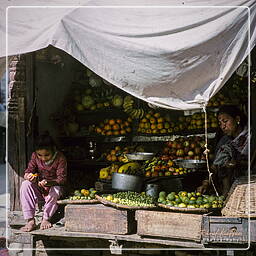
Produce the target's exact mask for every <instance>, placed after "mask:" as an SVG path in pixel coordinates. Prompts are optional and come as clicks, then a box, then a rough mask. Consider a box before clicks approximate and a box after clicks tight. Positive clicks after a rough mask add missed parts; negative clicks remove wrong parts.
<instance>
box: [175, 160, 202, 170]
mask: <svg viewBox="0 0 256 256" xmlns="http://www.w3.org/2000/svg"><path fill="white" fill-rule="evenodd" d="M173 161H174V162H175V163H176V164H177V165H178V166H180V167H184V168H193V169H202V168H205V167H206V161H205V160H184V159H176V160H173Z"/></svg>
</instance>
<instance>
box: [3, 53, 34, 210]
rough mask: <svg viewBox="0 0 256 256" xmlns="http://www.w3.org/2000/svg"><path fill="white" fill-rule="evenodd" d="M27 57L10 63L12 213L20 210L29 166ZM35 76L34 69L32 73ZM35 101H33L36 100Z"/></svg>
mask: <svg viewBox="0 0 256 256" xmlns="http://www.w3.org/2000/svg"><path fill="white" fill-rule="evenodd" d="M28 58H29V56H28V55H27V56H26V55H18V56H15V57H14V58H13V59H12V61H11V62H10V63H9V100H8V145H7V146H8V172H9V173H8V177H9V190H10V210H11V211H13V210H20V200H19V190H20V184H21V182H22V180H23V178H22V176H23V172H24V169H25V168H26V165H27V159H28V156H27V136H26V130H27V127H26V126H27V117H26V116H27V113H28V109H27V98H28V94H27V92H26V90H27V84H26V82H27V81H26V60H27V59H28ZM30 71H31V72H32V69H30ZM32 98H33V97H32Z"/></svg>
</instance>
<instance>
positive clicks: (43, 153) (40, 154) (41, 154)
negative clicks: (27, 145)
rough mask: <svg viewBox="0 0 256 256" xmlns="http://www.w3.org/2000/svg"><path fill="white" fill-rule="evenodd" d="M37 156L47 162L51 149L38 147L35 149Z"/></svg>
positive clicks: (50, 156)
mask: <svg viewBox="0 0 256 256" xmlns="http://www.w3.org/2000/svg"><path fill="white" fill-rule="evenodd" d="M36 154H37V156H38V158H39V159H40V160H42V161H44V162H47V161H49V160H51V159H52V156H53V153H52V151H51V150H47V149H38V150H36Z"/></svg>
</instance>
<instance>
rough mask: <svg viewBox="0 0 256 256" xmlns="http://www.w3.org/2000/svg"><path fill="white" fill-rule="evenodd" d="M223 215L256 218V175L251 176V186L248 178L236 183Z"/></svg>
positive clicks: (242, 178)
mask: <svg viewBox="0 0 256 256" xmlns="http://www.w3.org/2000/svg"><path fill="white" fill-rule="evenodd" d="M249 195H250V198H249ZM249 199H250V201H249ZM221 213H222V215H224V216H232V217H243V218H248V216H249V215H250V217H251V218H256V175H253V176H251V179H250V185H249V183H248V177H241V178H238V179H237V180H235V181H234V183H233V184H232V186H231V189H230V192H229V194H228V196H227V199H226V204H225V206H224V208H223V209H222V211H221Z"/></svg>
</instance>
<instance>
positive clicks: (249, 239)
mask: <svg viewBox="0 0 256 256" xmlns="http://www.w3.org/2000/svg"><path fill="white" fill-rule="evenodd" d="M154 7H157V8H178V9H179V8H216V9H219V8H243V9H247V10H248V51H249V55H248V56H247V58H249V61H248V64H249V65H248V129H249V131H250V129H251V123H250V118H251V115H250V111H251V108H250V63H251V58H250V52H251V44H250V17H251V16H250V8H249V7H248V6H233V5H231V6H199V5H198V6H186V5H183V6H164V5H162V6H154V5H152V6H141V5H138V6H136V5H135V6H134V5H132V6H129V5H125V6H117V5H115V6H111V5H109V6H106V5H102V6H8V7H7V8H6V192H7V193H8V182H9V180H8V103H9V102H8V96H9V86H8V85H9V83H8V80H9V72H8V11H9V9H11V8H19V9H22V8H154ZM38 50H39V49H38ZM20 54H26V53H20ZM250 138H251V136H250V134H249V143H248V147H249V153H248V154H249V155H248V186H249V191H250V189H251V188H250V153H251V152H250ZM249 202H250V193H249V197H248V205H249V209H248V210H249V212H250V203H249ZM7 209H9V200H7V198H6V247H7V249H8V250H19V248H8V236H9V228H8V211H7ZM128 242H129V241H128ZM250 242H251V236H250V215H248V247H247V248H203V249H200V248H179V247H178V248H162V249H161V250H163V251H173V250H182V251H188V250H193V251H194V250H195V251H204V250H207V251H209V250H214V251H217V250H222V251H228V250H234V251H238V250H240V251H241V250H248V249H249V248H250ZM134 243H136V242H134ZM44 249H45V250H50V251H62V250H63V249H64V250H68V251H77V250H83V251H87V250H90V251H92V250H97V251H98V250H100V251H103V250H108V251H109V250H110V248H44ZM23 250H33V251H34V250H36V248H32V249H29V248H23ZM122 250H123V251H129V250H131V251H141V250H146V251H154V250H157V251H159V248H122Z"/></svg>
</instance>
